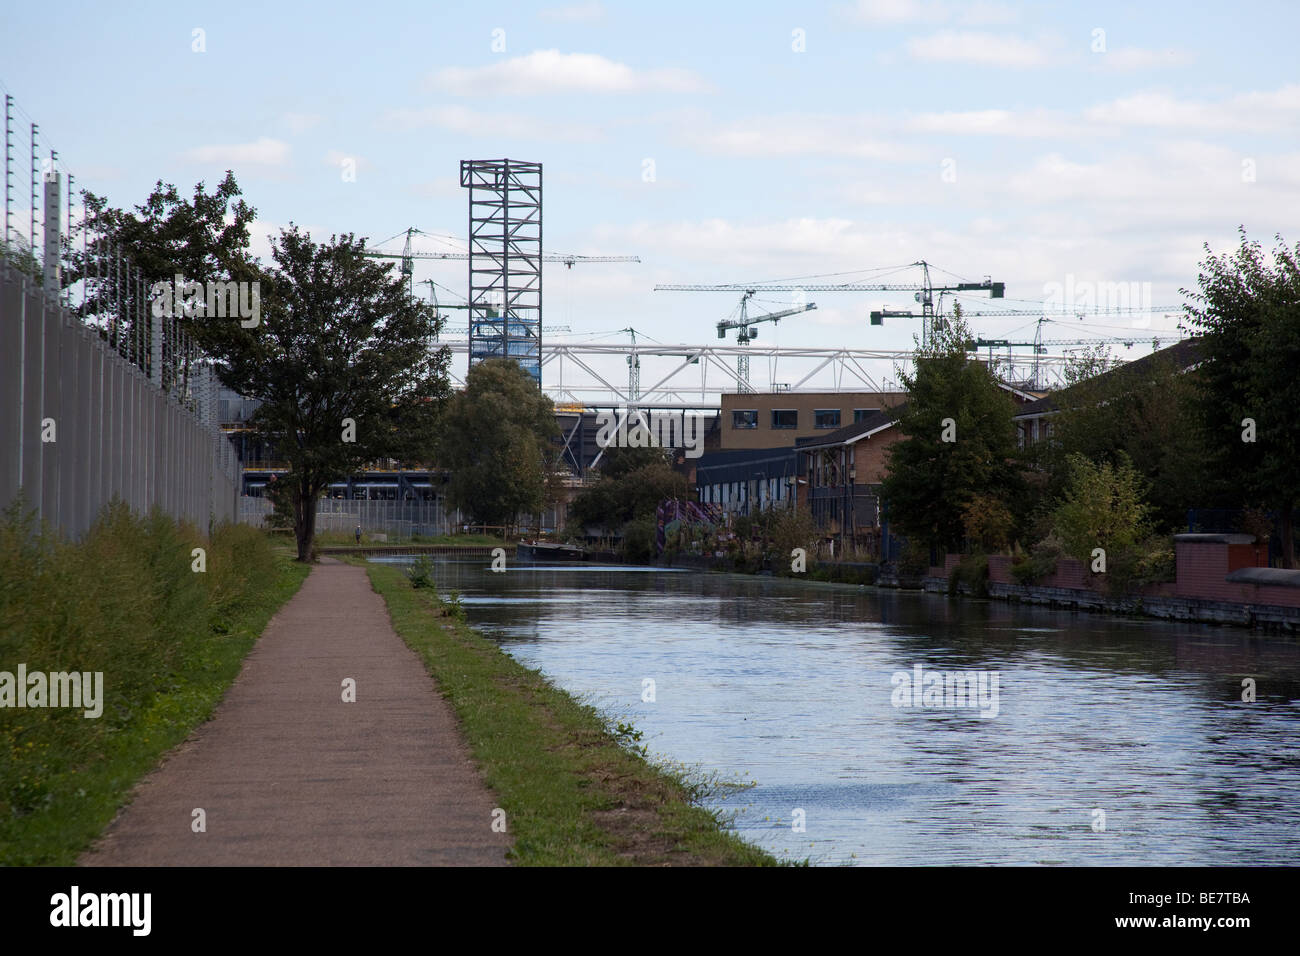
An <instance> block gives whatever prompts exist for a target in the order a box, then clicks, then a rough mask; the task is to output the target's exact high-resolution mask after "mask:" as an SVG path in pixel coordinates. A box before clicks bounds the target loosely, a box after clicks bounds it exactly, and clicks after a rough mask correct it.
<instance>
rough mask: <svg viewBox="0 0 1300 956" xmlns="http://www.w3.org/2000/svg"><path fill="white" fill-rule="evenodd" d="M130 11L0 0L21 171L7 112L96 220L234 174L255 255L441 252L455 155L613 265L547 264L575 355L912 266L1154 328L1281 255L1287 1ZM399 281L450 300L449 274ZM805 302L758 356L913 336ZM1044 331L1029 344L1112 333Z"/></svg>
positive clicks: (1102, 326) (1296, 160) (1291, 60)
mask: <svg viewBox="0 0 1300 956" xmlns="http://www.w3.org/2000/svg"><path fill="white" fill-rule="evenodd" d="M127 6H128V5H126V4H121V5H111V6H110V5H101V4H91V3H85V4H58V5H56V7H55V8H54V9H53V10H51V9H48V8H46V9H41V7H40V6H39V5H35V4H22V5H19V4H15V3H12V2H9V3H6V5H5V9H4V12H3V14H0V17H2V20H0V23H2V24H3V27H0V51H3V52H2V54H0V82H3V84H4V88H5V90H6V91H7V92H9V93H12V94H13V95H14V96H15V98H16V100H17V101H18V104H19V106H20V107H21V108H22V110H23V111H24V113H20V114H19V117H18V124H17V125H18V128H19V130H20V135H19V147H20V148H19V149H18V151H17V152H18V155H19V156H20V157H21V156H23V155H24V153H23V150H24V149H25V147H26V124H27V122H28V121H29V117H30V118H32V119H35V120H36V121H37V122H38V123H40V125H41V130H42V142H43V144H44V147H45V148H46V149H48V147H49V146H53V147H55V148H56V149H58V150H59V152H60V157H61V160H62V162H63V164H64V166H65V167H66V168H67V169H68V170H70V171H71V172H72V173H73V174H74V175H75V176H76V177H77V180H78V183H79V184H82V185H88V186H90V187H91V188H92V189H94V190H95V191H97V192H101V193H106V194H107V195H108V196H109V197H110V199H111V200H112V201H113V202H114V203H116V204H119V205H127V204H134V203H137V202H139V201H141V200H142V199H143V198H144V196H145V195H146V194H147V192H148V190H149V188H150V186H151V185H152V183H153V182H154V180H156V179H163V180H165V181H168V182H174V183H176V184H177V185H178V186H181V187H183V188H184V189H187V190H188V189H189V188H190V187H192V186H193V184H194V183H195V182H196V181H198V180H200V179H202V180H205V181H207V182H209V183H213V182H215V181H216V180H218V179H219V178H220V176H221V175H222V173H223V172H224V170H225V169H226V168H228V167H229V168H233V169H234V171H235V174H236V176H237V178H238V180H239V182H240V184H241V186H242V187H243V189H244V193H245V198H246V199H247V200H248V201H249V202H250V203H252V204H253V205H254V206H255V207H256V208H257V210H258V216H259V221H258V224H257V229H256V230H255V231H256V233H257V238H256V247H257V249H258V251H259V252H261V253H262V254H263V256H264V257H265V256H266V253H267V249H268V244H267V240H266V234H267V233H271V232H274V231H275V230H277V229H278V228H279V227H280V226H282V225H284V224H287V223H288V222H290V221H294V222H297V223H299V224H300V225H303V226H305V227H307V228H309V229H310V230H311V231H312V232H313V234H319V236H320V237H324V236H327V235H328V234H330V233H334V232H355V233H357V234H359V235H365V236H369V237H370V238H371V239H372V241H378V240H382V239H385V238H387V237H389V236H392V235H394V234H396V233H399V232H401V231H403V230H404V229H405V228H406V227H407V226H411V225H414V226H417V227H419V228H421V229H423V230H425V231H427V232H430V233H437V234H442V235H446V236H450V237H459V236H464V235H465V232H466V226H465V218H466V197H465V193H464V191H463V190H461V189H460V188H459V187H458V185H457V171H458V163H459V160H461V159H463V158H496V157H501V156H510V157H512V158H518V159H526V160H532V161H540V162H542V163H543V164H544V165H545V239H546V247H547V249H548V250H549V251H556V252H573V253H586V254H598V253H606V254H634V255H639V256H640V257H641V259H642V263H641V264H640V265H588V266H577V267H575V268H574V269H573V270H572V271H568V270H564V269H563V268H562V267H561V266H558V265H555V266H552V267H550V268H549V269H548V271H547V275H546V282H547V285H546V311H545V314H546V320H547V322H548V324H551V325H556V324H567V325H569V326H571V327H572V328H573V329H574V330H575V332H583V333H597V332H612V330H616V329H620V328H623V327H625V326H628V325H631V326H634V327H636V328H637V329H638V330H640V331H642V332H643V334H644V335H646V336H649V337H650V338H652V339H655V340H658V341H661V342H691V343H705V342H716V341H717V339H716V335H715V332H714V330H713V325H714V324H715V323H716V322H717V321H718V320H719V319H721V318H725V317H726V316H727V315H728V314H729V313H730V312H731V311H732V309H733V308H734V306H735V304H736V303H735V297H732V296H729V295H724V294H704V293H699V294H696V293H675V292H674V293H670V292H652V291H651V288H652V287H653V285H654V284H655V283H656V282H689V281H696V282H728V281H740V280H746V281H747V280H759V279H765V278H779V277H787V276H805V275H811V274H820V273H852V272H860V273H863V275H862V278H864V279H866V278H868V277H869V276H870V275H872V274H877V275H883V274H884V272H885V270H887V269H888V268H889V267H896V266H900V265H903V264H906V263H909V262H912V261H915V260H917V259H921V258H924V259H927V260H929V261H930V262H931V263H934V264H935V265H937V266H939V267H942V268H943V269H945V270H948V272H950V273H953V274H956V275H959V276H962V277H964V278H969V279H979V278H981V277H983V276H986V275H990V276H992V277H993V278H994V279H998V280H1002V281H1005V282H1006V283H1007V295H1008V302H1006V303H1002V305H1003V306H1004V307H1005V306H1012V307H1024V308H1029V307H1032V305H1033V304H1034V303H1040V302H1042V301H1043V299H1044V297H1045V296H1047V295H1049V294H1050V291H1051V290H1052V289H1053V288H1061V287H1064V286H1066V285H1067V284H1068V285H1070V286H1072V287H1073V288H1076V289H1077V288H1081V287H1083V286H1084V284H1086V283H1112V284H1113V283H1125V284H1129V283H1136V284H1137V285H1134V286H1131V288H1132V289H1133V290H1134V291H1135V292H1136V290H1137V289H1139V288H1145V286H1144V285H1143V284H1145V283H1149V284H1150V286H1149V288H1150V299H1149V301H1147V302H1145V303H1136V302H1135V303H1134V304H1150V305H1156V306H1160V305H1166V304H1174V303H1177V302H1179V301H1181V296H1179V295H1178V289H1179V287H1180V286H1191V285H1194V283H1195V280H1196V273H1197V263H1198V261H1199V260H1200V259H1201V258H1202V256H1203V250H1202V245H1203V243H1205V242H1209V243H1210V244H1211V246H1212V247H1213V248H1215V249H1216V250H1224V249H1229V248H1231V247H1233V246H1234V245H1235V243H1236V230H1237V227H1238V225H1239V224H1244V225H1245V226H1246V227H1247V229H1248V231H1249V233H1250V235H1251V236H1252V237H1254V238H1258V239H1260V240H1262V241H1264V242H1265V243H1266V244H1271V241H1272V237H1273V235H1274V234H1275V233H1278V232H1281V233H1282V234H1283V236H1284V237H1286V238H1288V239H1289V240H1290V241H1291V242H1292V243H1294V242H1295V241H1296V239H1297V238H1298V236H1297V230H1296V228H1295V216H1294V213H1295V210H1297V209H1298V208H1300V201H1298V200H1300V147H1298V146H1297V142H1296V141H1297V133H1298V132H1300V78H1297V76H1296V68H1295V64H1296V57H1295V53H1294V37H1295V36H1296V35H1297V32H1298V29H1297V28H1298V27H1300V13H1298V12H1297V10H1300V8H1297V7H1296V5H1294V4H1289V3H1243V4H1236V5H1231V6H1230V5H1224V4H1207V3H1191V4H1188V3H1153V4H1143V5H1133V4H1128V3H1104V2H1103V3H1087V4H1067V3H1034V4H1014V3H997V2H981V3H955V2H944V0H915V2H909V0H890V2H861V3H855V2H851V0H846V2H843V3H830V4H824V5H804V4H794V3H745V4H718V5H705V4H688V3H673V2H662V3H655V4H644V3H627V4H623V3H614V2H584V0H577V2H572V3H565V2H563V0H560V2H557V3H546V2H543V3H500V4H487V3H464V4H461V3H439V4H417V3H403V2H388V3H384V4H374V5H367V4H357V3H347V4H343V3H275V2H271V3H264V4H246V3H237V2H227V3H220V4H217V3H188V4H187V3H148V2H146V3H133V4H130V5H129V8H128V9H120V7H127ZM196 29H199V30H202V31H203V34H202V39H203V46H204V47H205V49H204V51H203V52H195V51H194V49H193V47H194V46H195V40H194V31H195V30H196ZM497 31H500V32H497ZM797 31H801V32H797ZM1097 31H1103V32H1102V33H1098V32H1097ZM494 47H495V49H494ZM502 47H504V49H502ZM800 47H802V49H799V48H800ZM347 159H352V160H355V163H356V170H357V171H356V177H355V182H348V181H345V179H344V176H343V175H342V172H341V170H342V163H343V162H344V160H347ZM650 164H653V177H649V176H647V170H648V169H650V168H651V167H650ZM17 180H18V185H19V187H20V188H16V189H15V193H16V194H18V196H19V197H21V196H22V195H23V194H24V189H22V188H21V186H22V183H23V177H21V176H19V177H17ZM16 204H17V205H18V206H19V207H22V206H24V205H25V203H24V201H23V200H22V199H21V198H16ZM25 218H26V217H25V214H24V215H23V216H21V217H20V220H21V221H24V222H25ZM424 242H425V243H426V246H425V247H426V248H429V249H446V248H450V247H451V246H450V245H449V244H448V241H446V240H443V241H439V240H433V239H429V240H424ZM391 246H392V244H390V247H391ZM425 277H431V278H434V279H435V280H437V281H438V282H440V283H442V284H443V285H445V286H447V287H449V288H451V289H454V290H457V291H458V292H461V293H463V291H464V287H465V267H464V264H463V263H438V264H420V265H419V266H417V278H425ZM915 277H916V274H915V272H909V271H906V270H905V271H903V272H900V273H895V274H893V275H891V276H890V277H889V280H888V281H910V280H912V279H914V278H915ZM844 278H854V277H853V276H846V277H844ZM1053 284H1055V286H1053ZM1112 288H1115V287H1114V286H1112ZM448 297H449V298H450V296H448ZM815 298H817V300H818V305H819V308H818V310H817V311H816V312H812V313H808V314H807V315H805V316H800V317H798V318H796V319H790V320H787V321H785V322H782V323H781V324H780V326H777V327H768V329H767V330H766V334H765V335H764V337H763V338H761V339H760V341H761V342H764V343H768V344H772V343H775V344H789V345H818V346H850V347H859V348H906V347H908V346H909V345H910V342H911V336H912V333H913V332H915V331H916V328H917V326H916V324H915V322H911V321H908V320H896V321H892V322H889V323H887V325H886V326H885V327H884V328H880V327H874V328H873V327H870V326H869V325H868V324H867V320H866V315H867V312H868V311H869V310H870V309H873V308H879V307H881V306H882V305H885V306H888V307H892V308H906V307H908V306H909V305H911V302H910V297H909V296H907V295H905V294H895V295H888V294H884V293H856V294H844V293H841V294H832V295H826V296H821V297H815ZM978 302H979V300H978V299H972V300H969V301H968V302H967V304H968V306H969V307H974V308H978ZM772 307H774V308H775V307H779V306H778V305H777V304H776V303H773V305H772ZM1069 321H1072V322H1073V323H1074V324H1073V325H1072V326H1070V327H1068V328H1067V327H1066V325H1065V323H1066V320H1062V323H1061V326H1060V327H1058V328H1057V329H1054V330H1052V332H1050V333H1049V334H1052V335H1056V336H1063V335H1074V334H1079V335H1084V334H1088V333H1105V332H1113V333H1117V334H1127V332H1126V327H1128V326H1130V325H1131V323H1129V322H1128V321H1126V320H1124V319H1120V318H1113V319H1108V320H1103V321H1099V322H1094V321H1089V322H1084V323H1081V322H1078V321H1077V320H1069ZM1026 323H1027V320H1025V319H1020V318H1012V319H1005V318H982V319H979V318H977V319H976V320H974V325H975V327H976V330H977V331H978V332H980V333H981V334H985V335H988V336H1006V335H1008V334H1011V333H1015V334H1017V335H1020V334H1025V333H1028V334H1030V335H1032V330H1031V329H1028V328H1026ZM1172 324H1173V323H1170V322H1165V321H1164V320H1163V319H1159V318H1157V319H1156V320H1155V325H1156V326H1157V327H1159V326H1169V325H1172ZM1109 326H1115V327H1114V328H1108V327H1109ZM575 337H581V338H588V337H589V336H587V335H583V336H575ZM605 338H606V339H607V340H614V339H617V338H618V336H615V335H608V336H605ZM1120 351H1121V353H1122V352H1123V350H1122V349H1121V350H1120ZM1126 354H1129V355H1133V354H1136V353H1126ZM759 364H761V363H756V366H755V368H756V372H759V374H758V375H757V376H756V383H760V384H761V378H762V374H761V370H760V369H759V368H758V365H759ZM643 377H644V375H643Z"/></svg>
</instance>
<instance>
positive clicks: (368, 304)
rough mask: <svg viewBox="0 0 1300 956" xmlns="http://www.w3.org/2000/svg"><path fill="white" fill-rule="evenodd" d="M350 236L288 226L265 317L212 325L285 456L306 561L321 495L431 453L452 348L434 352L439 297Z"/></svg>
mask: <svg viewBox="0 0 1300 956" xmlns="http://www.w3.org/2000/svg"><path fill="white" fill-rule="evenodd" d="M364 249H365V240H358V239H355V238H354V237H353V236H352V235H350V234H349V235H344V236H341V237H331V239H330V241H329V242H328V243H321V244H317V243H314V242H312V240H311V237H310V236H309V235H308V234H306V233H304V232H302V231H301V230H299V228H298V227H297V226H294V225H290V227H289V228H288V229H285V230H281V233H280V236H279V237H278V239H276V240H275V241H274V242H273V244H272V255H273V257H274V259H275V267H274V268H272V269H271V270H269V271H268V272H267V273H266V276H267V282H266V283H265V284H264V285H263V288H262V296H261V299H262V304H261V309H262V317H263V321H262V322H261V323H260V324H259V325H258V326H256V327H251V328H244V327H243V326H242V325H241V324H240V323H239V322H234V321H222V322H215V323H210V324H209V331H208V334H207V336H206V339H207V344H208V348H209V350H210V352H211V354H212V355H213V357H214V358H215V360H216V371H217V375H218V377H219V378H220V379H221V382H222V383H223V384H224V385H226V386H227V387H228V388H232V389H234V390H235V391H237V392H238V393H239V394H241V395H244V396H246V397H248V398H252V399H257V400H259V401H260V402H261V405H260V406H259V407H258V409H257V411H256V413H255V414H254V415H253V417H252V419H251V420H250V421H249V427H250V428H251V429H252V430H253V431H254V432H255V433H256V434H257V435H258V436H259V437H261V438H263V439H265V440H267V441H269V442H272V443H273V444H274V445H275V447H276V448H277V449H278V452H279V454H280V455H281V456H282V457H283V458H284V459H286V460H287V461H288V462H289V466H290V470H289V473H288V474H287V475H284V476H282V477H281V478H280V479H279V480H280V482H285V483H286V484H287V485H288V487H287V488H286V489H284V491H285V493H287V494H288V496H289V499H290V501H291V503H292V508H293V516H294V535H295V537H296V539H297V543H298V560H300V561H308V560H310V559H311V553H312V544H313V541H314V539H315V536H316V500H317V498H319V497H320V495H321V493H322V492H323V491H324V489H325V488H326V487H327V486H328V485H329V483H330V482H331V481H337V480H339V479H340V478H343V477H346V476H347V475H349V474H351V473H352V472H354V471H356V470H358V469H360V468H362V467H363V466H365V465H366V464H369V463H371V462H374V461H377V460H380V459H386V458H387V459H398V460H404V461H410V462H427V461H429V460H430V459H431V458H432V448H433V442H434V438H435V431H434V429H435V424H436V421H437V417H438V414H439V412H440V411H441V409H442V406H443V404H444V402H445V400H446V395H447V364H448V362H449V361H450V358H451V356H450V351H449V350H448V349H447V348H446V347H443V348H441V349H438V350H436V351H431V350H430V349H429V347H428V343H429V341H430V339H431V338H432V336H433V335H434V334H435V333H436V331H437V325H438V321H439V320H438V319H437V318H436V316H435V314H434V311H433V308H432V306H429V305H427V304H425V303H422V302H420V301H418V300H415V299H412V298H411V297H410V296H409V295H408V294H407V292H406V286H405V284H404V283H403V282H402V280H401V279H400V277H397V276H395V275H392V274H391V272H390V269H389V267H388V266H386V265H381V264H379V263H377V262H375V261H374V260H371V259H367V258H366V257H365V256H363V255H362V252H363V250H364Z"/></svg>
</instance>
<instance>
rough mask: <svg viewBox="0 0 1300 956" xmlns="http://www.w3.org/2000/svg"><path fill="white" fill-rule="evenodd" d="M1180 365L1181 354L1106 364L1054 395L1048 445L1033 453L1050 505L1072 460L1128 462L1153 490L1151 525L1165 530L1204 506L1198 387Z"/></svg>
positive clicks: (1067, 476) (1172, 352)
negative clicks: (1100, 371) (1104, 368)
mask: <svg viewBox="0 0 1300 956" xmlns="http://www.w3.org/2000/svg"><path fill="white" fill-rule="evenodd" d="M1184 366H1185V360H1184V358H1183V357H1182V353H1181V352H1180V351H1179V350H1168V351H1164V352H1157V353H1154V354H1153V355H1151V356H1148V357H1147V358H1144V359H1140V360H1138V361H1137V362H1133V363H1130V364H1128V365H1120V366H1111V367H1110V369H1109V371H1108V373H1107V374H1104V375H1102V374H1092V375H1090V376H1086V377H1085V376H1082V375H1080V376H1077V377H1076V379H1075V381H1074V383H1073V384H1071V385H1070V386H1069V387H1067V388H1066V389H1064V390H1062V391H1061V392H1060V393H1058V395H1057V403H1058V404H1059V405H1060V411H1059V412H1058V413H1057V414H1056V415H1054V416H1052V418H1051V422H1052V441H1050V442H1046V443H1040V447H1039V448H1038V449H1037V451H1038V452H1039V454H1040V459H1039V460H1040V462H1041V463H1042V464H1043V465H1044V467H1045V468H1046V470H1047V472H1048V474H1049V475H1050V476H1051V480H1050V483H1049V487H1050V491H1051V495H1052V497H1053V499H1055V500H1059V498H1060V495H1061V494H1062V492H1063V491H1064V488H1065V485H1066V483H1067V482H1068V481H1069V480H1070V474H1071V473H1070V468H1069V466H1068V461H1069V458H1070V456H1071V455H1083V456H1084V457H1086V458H1088V459H1090V460H1092V461H1093V462H1097V463H1101V462H1108V463H1110V464H1111V465H1118V464H1119V463H1120V461H1121V459H1122V458H1126V459H1127V460H1128V461H1129V462H1131V463H1132V465H1133V467H1134V468H1136V469H1137V471H1138V472H1139V473H1140V474H1141V475H1142V476H1143V478H1145V479H1146V481H1147V483H1148V486H1149V487H1150V489H1151V494H1150V500H1151V507H1152V514H1151V517H1152V519H1153V521H1154V523H1155V524H1156V526H1157V527H1159V528H1161V529H1162V530H1166V531H1173V530H1174V529H1177V528H1180V527H1182V526H1183V524H1184V523H1185V521H1186V516H1187V509H1188V508H1189V507H1192V506H1193V505H1196V504H1198V503H1201V498H1202V495H1203V491H1202V489H1203V485H1204V467H1203V460H1204V455H1203V452H1202V448H1201V442H1200V440H1199V434H1198V431H1197V428H1196V425H1195V410H1194V396H1195V388H1196V386H1195V384H1194V381H1193V378H1192V377H1191V376H1189V375H1188V373H1187V370H1186V368H1185V367H1184ZM1077 368H1079V367H1077V366H1076V370H1077ZM1095 368H1096V366H1094V367H1093V370H1094V371H1095ZM1069 378H1070V375H1069V369H1067V380H1068V379H1069Z"/></svg>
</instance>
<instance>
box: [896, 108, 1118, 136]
mask: <svg viewBox="0 0 1300 956" xmlns="http://www.w3.org/2000/svg"><path fill="white" fill-rule="evenodd" d="M1082 125H1083V124H1081V123H1080V121H1079V120H1078V119H1077V118H1075V117H1071V116H1069V115H1067V114H1065V113H1063V112H1061V111H1058V110H1047V109H1032V110H1018V111H1015V110H964V111H961V112H951V113H917V114H914V115H913V116H910V117H908V119H907V121H906V126H907V128H908V129H909V130H912V131H914V132H918V133H944V134H956V135H976V136H1019V137H1027V138H1028V137H1049V136H1065V137H1072V136H1077V135H1078V134H1079V131H1080V129H1081V128H1082ZM1104 132H1106V133H1108V134H1111V135H1114V134H1115V132H1116V131H1114V130H1106V131H1104Z"/></svg>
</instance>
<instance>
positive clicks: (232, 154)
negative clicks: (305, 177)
mask: <svg viewBox="0 0 1300 956" xmlns="http://www.w3.org/2000/svg"><path fill="white" fill-rule="evenodd" d="M181 155H182V158H183V159H186V160H189V161H191V162H195V163H216V164H218V165H224V166H232V167H233V166H284V165H285V164H286V163H287V162H288V161H289V144H288V143H286V142H284V141H282V140H278V139H270V138H269V137H266V136H263V137H261V138H260V139H258V140H257V141H256V142H253V143H232V144H230V145H227V146H218V145H211V146H196V147H194V148H193V149H188V150H186V151H185V152H184V153H182V154H181Z"/></svg>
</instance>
